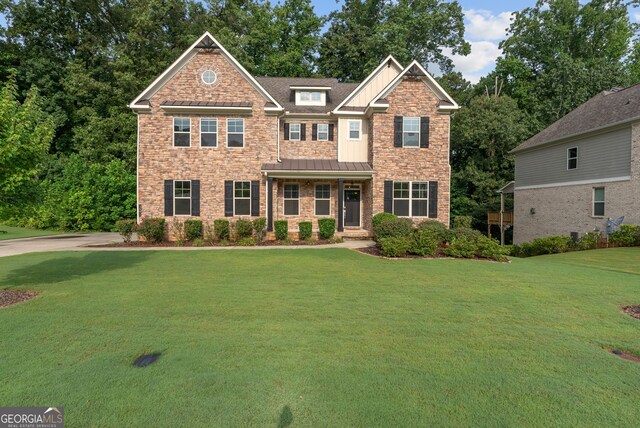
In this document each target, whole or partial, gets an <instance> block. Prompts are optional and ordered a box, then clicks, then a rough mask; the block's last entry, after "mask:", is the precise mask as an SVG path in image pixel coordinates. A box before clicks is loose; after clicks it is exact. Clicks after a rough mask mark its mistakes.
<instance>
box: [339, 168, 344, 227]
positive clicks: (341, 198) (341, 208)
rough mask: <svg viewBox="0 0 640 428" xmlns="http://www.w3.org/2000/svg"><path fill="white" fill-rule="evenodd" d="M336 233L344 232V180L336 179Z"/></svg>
mask: <svg viewBox="0 0 640 428" xmlns="http://www.w3.org/2000/svg"><path fill="white" fill-rule="evenodd" d="M338 232H344V179H342V178H338Z"/></svg>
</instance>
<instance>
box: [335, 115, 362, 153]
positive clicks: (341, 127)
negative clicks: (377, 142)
mask: <svg viewBox="0 0 640 428" xmlns="http://www.w3.org/2000/svg"><path fill="white" fill-rule="evenodd" d="M351 120H360V121H361V122H362V126H361V128H360V139H358V140H351V139H349V121H351ZM368 144H369V121H368V120H367V119H365V118H362V117H351V118H343V117H341V118H339V119H338V161H339V162H368V160H369V150H368Z"/></svg>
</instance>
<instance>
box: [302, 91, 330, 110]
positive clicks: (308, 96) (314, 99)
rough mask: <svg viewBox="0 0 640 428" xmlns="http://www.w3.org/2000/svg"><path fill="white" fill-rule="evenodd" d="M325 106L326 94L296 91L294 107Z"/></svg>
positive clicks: (323, 92)
mask: <svg viewBox="0 0 640 428" xmlns="http://www.w3.org/2000/svg"><path fill="white" fill-rule="evenodd" d="M326 104H327V93H326V92H325V91H318V90H311V89H310V90H300V89H298V90H296V105H299V106H324V105H326Z"/></svg>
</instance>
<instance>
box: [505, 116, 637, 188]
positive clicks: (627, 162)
mask: <svg viewBox="0 0 640 428" xmlns="http://www.w3.org/2000/svg"><path fill="white" fill-rule="evenodd" d="M571 147H577V148H578V168H577V169H572V170H567V149H569V148H571ZM630 175H631V127H627V128H623V129H618V130H615V131H611V132H607V133H604V134H599V135H595V136H590V137H586V138H582V139H575V140H572V141H569V142H565V143H561V144H553V145H550V146H548V147H544V148H540V149H537V150H532V151H530V152H523V153H518V154H516V187H523V186H536V185H545V184H546V185H549V184H556V183H567V182H574V181H584V180H596V179H607V178H616V177H627V176H630Z"/></svg>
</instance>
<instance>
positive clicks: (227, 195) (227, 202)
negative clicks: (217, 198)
mask: <svg viewBox="0 0 640 428" xmlns="http://www.w3.org/2000/svg"><path fill="white" fill-rule="evenodd" d="M224 216H225V217H233V181H232V180H225V182H224Z"/></svg>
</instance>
